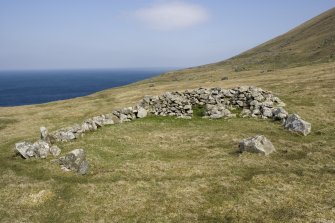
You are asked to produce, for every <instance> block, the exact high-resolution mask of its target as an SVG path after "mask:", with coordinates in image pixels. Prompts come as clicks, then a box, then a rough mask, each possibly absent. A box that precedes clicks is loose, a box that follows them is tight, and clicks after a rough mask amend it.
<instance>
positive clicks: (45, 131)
mask: <svg viewBox="0 0 335 223" xmlns="http://www.w3.org/2000/svg"><path fill="white" fill-rule="evenodd" d="M40 132H41V139H42V140H47V138H48V129H47V128H45V127H41V128H40Z"/></svg>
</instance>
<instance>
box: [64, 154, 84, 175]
mask: <svg viewBox="0 0 335 223" xmlns="http://www.w3.org/2000/svg"><path fill="white" fill-rule="evenodd" d="M59 163H60V165H61V166H62V167H64V168H66V169H68V170H71V171H75V172H77V173H79V174H86V173H87V172H88V169H89V164H88V162H87V160H86V154H85V151H84V150H83V149H75V150H72V151H71V152H69V153H68V154H66V155H65V156H63V157H60V158H59Z"/></svg>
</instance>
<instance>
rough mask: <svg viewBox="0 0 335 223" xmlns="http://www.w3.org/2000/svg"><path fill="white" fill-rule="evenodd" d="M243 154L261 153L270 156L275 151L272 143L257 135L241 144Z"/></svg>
mask: <svg viewBox="0 0 335 223" xmlns="http://www.w3.org/2000/svg"><path fill="white" fill-rule="evenodd" d="M239 149H240V151H241V152H244V151H247V152H252V153H261V154H264V155H269V154H270V153H272V152H274V151H275V148H274V146H273V145H272V143H271V141H270V140H268V139H267V138H266V137H265V136H263V135H257V136H254V137H251V138H247V139H244V140H242V141H241V142H240V144H239Z"/></svg>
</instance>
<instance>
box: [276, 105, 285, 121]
mask: <svg viewBox="0 0 335 223" xmlns="http://www.w3.org/2000/svg"><path fill="white" fill-rule="evenodd" d="M287 116H288V112H287V111H285V109H283V108H282V107H279V108H275V109H274V110H273V118H274V119H275V120H285V119H286V118H287Z"/></svg>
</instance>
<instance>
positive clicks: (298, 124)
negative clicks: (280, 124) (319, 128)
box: [284, 114, 312, 136]
mask: <svg viewBox="0 0 335 223" xmlns="http://www.w3.org/2000/svg"><path fill="white" fill-rule="evenodd" d="M284 127H285V128H286V129H288V130H290V131H293V132H297V133H301V134H303V135H304V136H306V135H308V134H309V133H310V132H311V128H312V125H311V123H309V122H306V121H304V120H302V119H301V118H300V116H299V115H297V114H293V115H290V116H288V118H287V119H286V121H285V125H284Z"/></svg>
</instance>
